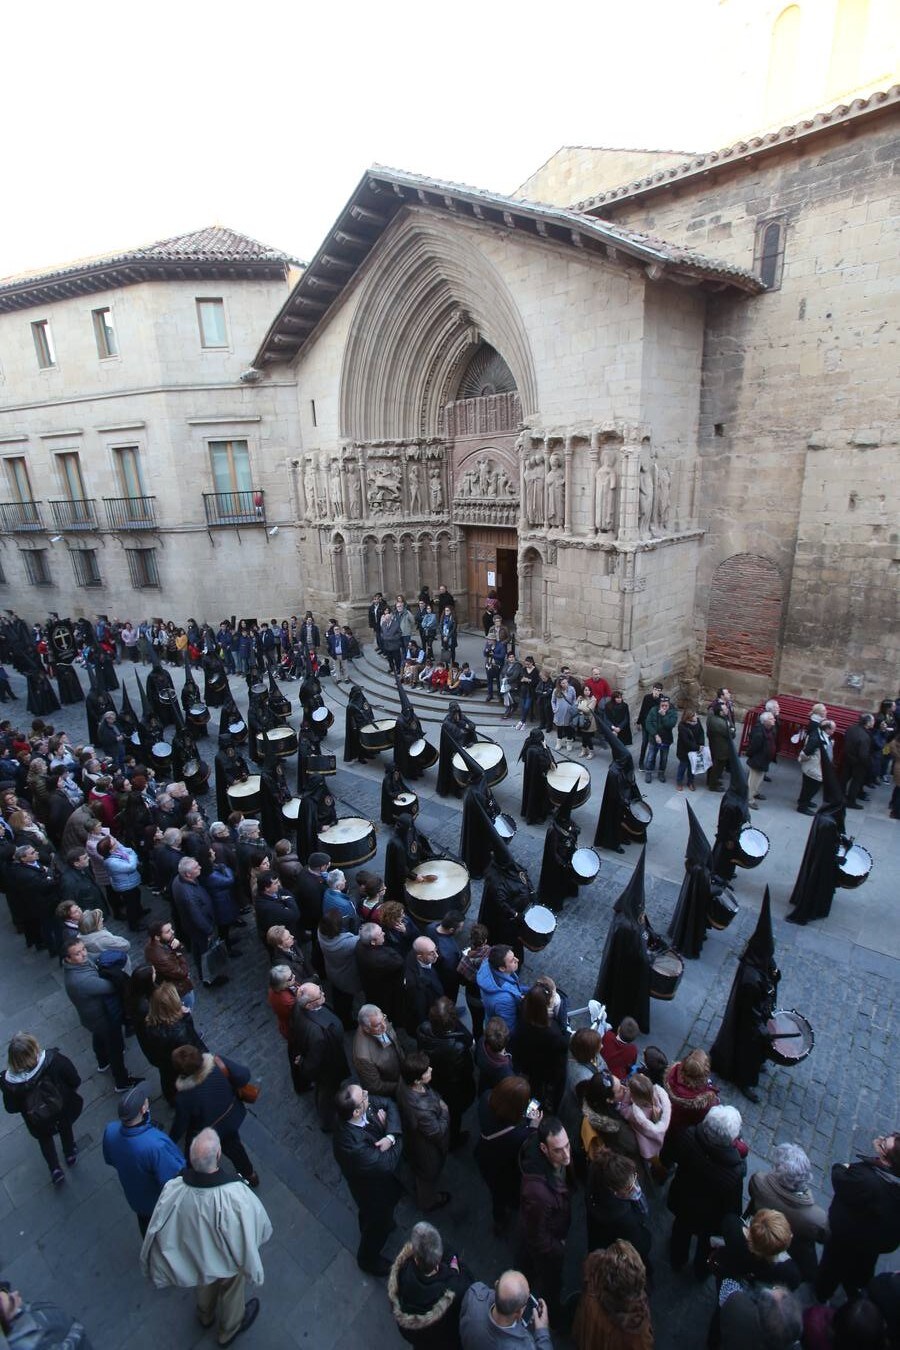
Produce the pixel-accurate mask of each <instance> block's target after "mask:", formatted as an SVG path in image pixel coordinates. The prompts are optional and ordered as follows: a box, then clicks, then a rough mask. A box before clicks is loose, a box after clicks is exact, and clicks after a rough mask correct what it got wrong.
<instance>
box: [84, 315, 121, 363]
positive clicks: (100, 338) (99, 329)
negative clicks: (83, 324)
mask: <svg viewBox="0 0 900 1350" xmlns="http://www.w3.org/2000/svg"><path fill="white" fill-rule="evenodd" d="M91 318H92V319H93V321H94V338H95V339H96V342H97V355H98V356H99V357H100V359H101V361H106V360H108V359H109V357H111V356H118V355H119V344H118V343H117V342H116V330H115V327H114V326H113V319H112V310H111V309H109V308H108V307H106V308H104V309H92V310H91Z"/></svg>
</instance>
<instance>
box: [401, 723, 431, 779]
mask: <svg viewBox="0 0 900 1350" xmlns="http://www.w3.org/2000/svg"><path fill="white" fill-rule="evenodd" d="M424 739H425V732H424V731H423V730H422V723H421V722H420V721H419V719H418V717H416V715H415V713H412V715H411V716H406V717H404V716H403V715H402V714H401V715H400V717H398V718H397V726H396V729H395V731H394V758H395V759H396V761H397V765H398V767H399V769H400V772H401V773H405V774H406V776H407V777H408V778H421V776H422V772H423V770H424V767H425V756H424V755H423V756H420V757H419V759H418V761H417V760H415V759H414V758H413V757H412V755H411V754H410V753H409V752H410V750H411V748H412V746H413V743H414V742H415V741H418V740H424Z"/></svg>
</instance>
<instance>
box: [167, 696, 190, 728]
mask: <svg viewBox="0 0 900 1350" xmlns="http://www.w3.org/2000/svg"><path fill="white" fill-rule="evenodd" d="M170 707H171V709H172V712H173V714H174V717H175V726H176V727H177V728H178V730H179V731H184V728H185V725H186V724H185V720H184V709H183V708H182V706H181V704H180V703H179V701H178V699H177V698H173V699H172V700H171V702H170Z"/></svg>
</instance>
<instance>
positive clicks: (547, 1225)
mask: <svg viewBox="0 0 900 1350" xmlns="http://www.w3.org/2000/svg"><path fill="white" fill-rule="evenodd" d="M519 1167H520V1170H521V1173H522V1189H521V1207H520V1235H521V1247H522V1257H523V1260H522V1270H523V1273H524V1274H525V1276H526V1277H527V1279H528V1281H529V1283H530V1285H531V1287H532V1289H533V1290H534V1291H535V1293H536V1294H538V1295H539V1296H540V1297H541V1298H544V1299H545V1300H546V1302H547V1307H548V1310H549V1313H550V1320H551V1323H552V1322H555V1321H557V1319H558V1317H559V1314H560V1312H561V1307H560V1295H561V1292H562V1272H563V1261H564V1259H565V1251H566V1239H567V1238H568V1236H569V1228H570V1227H571V1224H572V1193H573V1191H574V1189H575V1187H574V1177H573V1173H572V1149H571V1145H570V1143H569V1136H568V1135H567V1133H566V1129H565V1126H564V1125H563V1123H562V1121H560V1120H557V1119H556V1118H555V1117H554V1116H544V1118H543V1120H542V1121H541V1123H540V1125H539V1126H538V1128H537V1130H536V1131H535V1132H534V1136H533V1137H532V1138H530V1139H526V1140H525V1143H524V1144H523V1145H522V1152H521V1154H520V1155H519Z"/></svg>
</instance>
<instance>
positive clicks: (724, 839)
mask: <svg viewBox="0 0 900 1350" xmlns="http://www.w3.org/2000/svg"><path fill="white" fill-rule="evenodd" d="M749 819H750V807H749V804H748V801H747V793H746V790H743V791H742V790H741V789H738V790H737V791H735V789H734V788H733V787H729V788H728V789H727V790H726V792H725V793H724V795H723V797H722V800H721V802H720V804H719V820H718V825H717V827H716V840H715V843H714V844H713V851H712V862H711V869H712V872H713V873H714V875H715V876H717V877H721V878H722V880H723V881H733V880H734V873H735V870H736V866H737V864H736V863H735V861H734V859H735V855H736V853H737V841H738V836H739V835H740V833H741V830H742V829H743V827H744V826H745V825H746V824H747V822H748V821H749Z"/></svg>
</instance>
